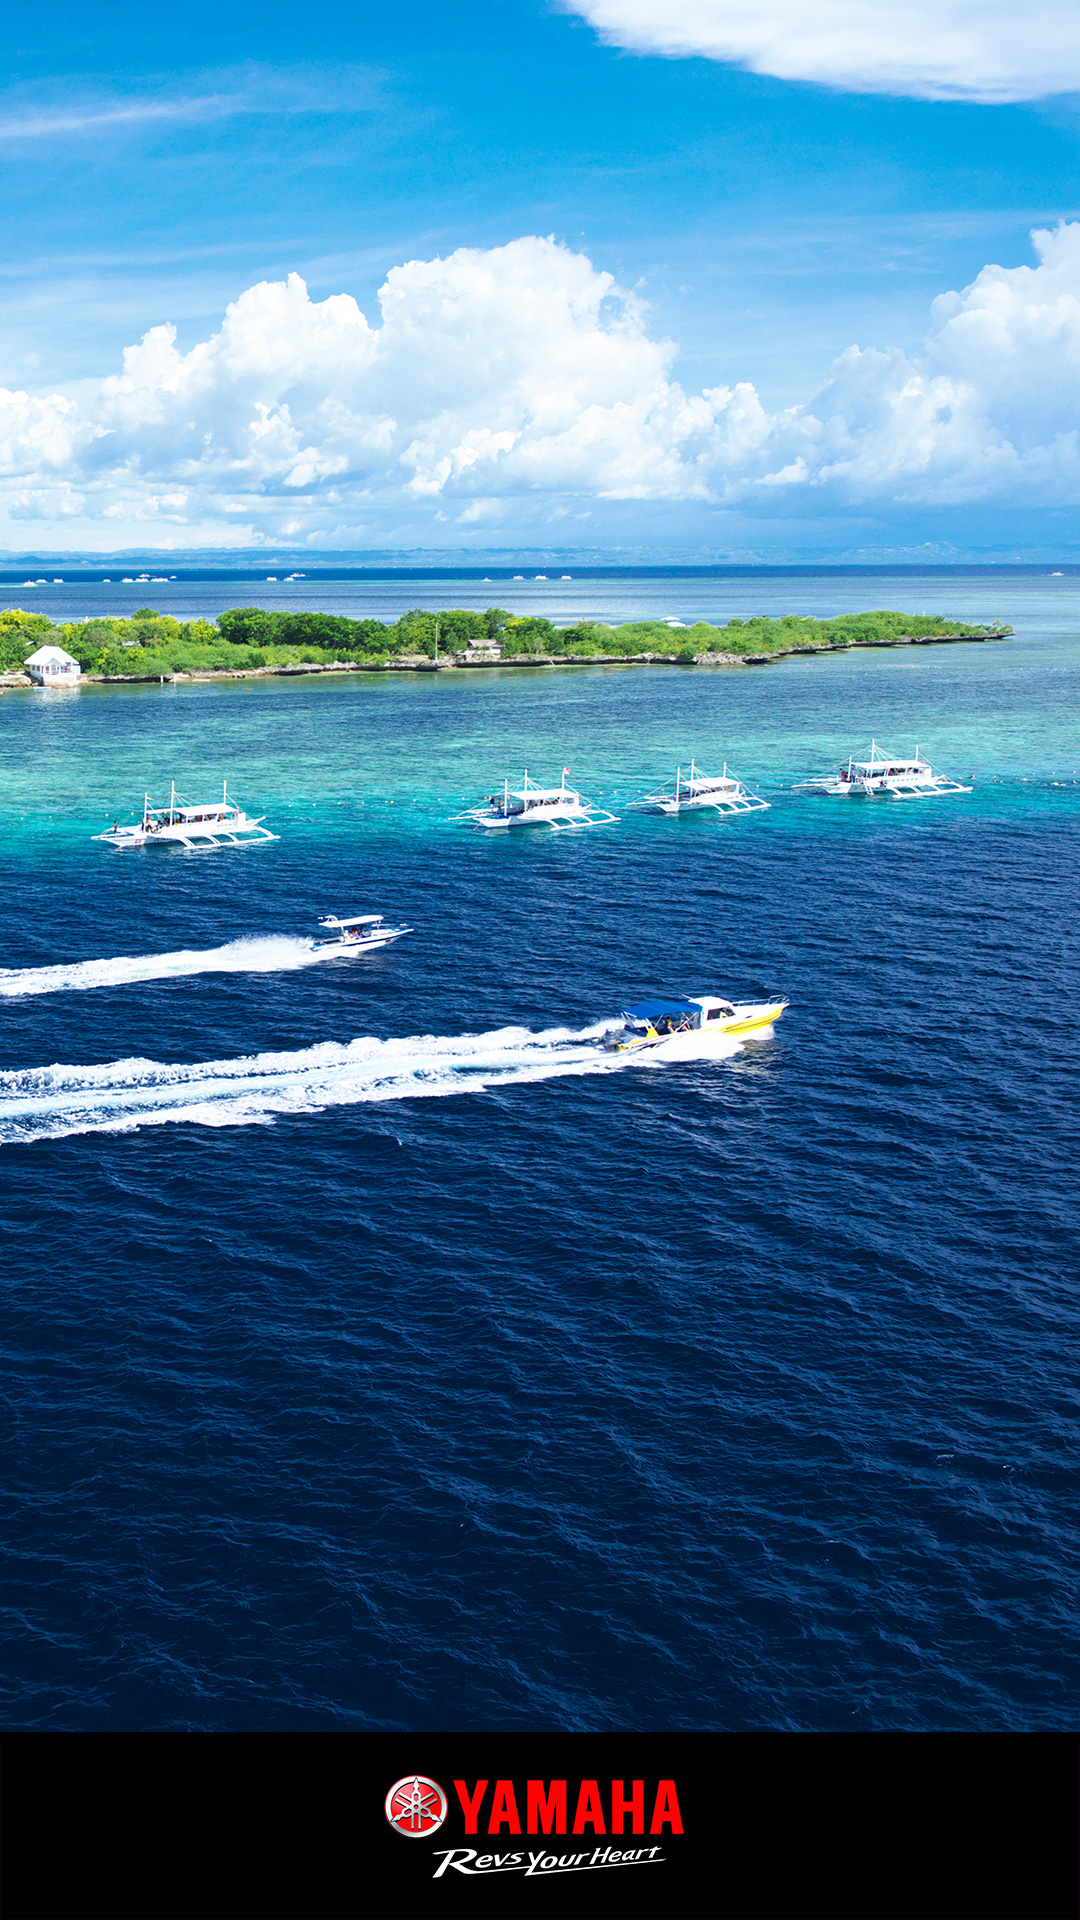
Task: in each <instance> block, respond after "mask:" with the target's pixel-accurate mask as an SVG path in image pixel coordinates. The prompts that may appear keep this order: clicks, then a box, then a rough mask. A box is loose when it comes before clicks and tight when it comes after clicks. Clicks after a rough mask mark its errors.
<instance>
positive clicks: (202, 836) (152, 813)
mask: <svg viewBox="0 0 1080 1920" xmlns="http://www.w3.org/2000/svg"><path fill="white" fill-rule="evenodd" d="M264 818H265V815H262V814H260V816H259V818H258V819H257V820H252V819H250V818H249V816H248V815H247V814H246V813H245V812H244V810H243V808H242V807H238V806H237V805H236V803H235V801H233V800H230V799H229V790H228V782H225V783H224V784H223V786H222V789H221V799H220V800H201V801H197V802H196V803H195V804H194V805H190V804H189V803H188V802H187V801H186V800H183V799H178V798H177V793H176V783H175V781H174V782H173V786H172V792H171V793H170V795H169V804H168V806H167V807H155V806H154V804H153V802H152V800H151V798H150V795H149V794H148V793H147V794H144V795H143V814H142V819H141V820H140V822H139V824H138V826H137V827H121V826H119V825H118V824H117V823H116V822H114V823H113V825H112V826H111V827H110V829H109V831H108V832H107V833H96V834H95V835H94V838H95V840H103V841H104V842H105V844H106V846H110V847H116V848H117V849H118V850H120V851H124V850H125V849H128V848H131V847H167V846H179V847H184V848H186V850H187V851H188V852H189V853H194V852H195V850H196V849H197V848H200V847H250V846H254V845H256V844H258V843H259V842H261V841H264V840H277V839H279V838H280V836H279V835H278V834H276V833H271V832H270V829H269V828H268V827H264V826H263V824H262V822H263V819H264Z"/></svg>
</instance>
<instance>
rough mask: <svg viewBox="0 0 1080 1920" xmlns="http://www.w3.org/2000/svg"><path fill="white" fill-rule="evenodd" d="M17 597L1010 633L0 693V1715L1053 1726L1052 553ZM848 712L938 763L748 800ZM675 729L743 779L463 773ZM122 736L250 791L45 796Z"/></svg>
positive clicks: (1076, 1541) (1059, 1090)
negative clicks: (688, 1004) (610, 1043)
mask: <svg viewBox="0 0 1080 1920" xmlns="http://www.w3.org/2000/svg"><path fill="white" fill-rule="evenodd" d="M39 571H40V569H39ZM50 571H51V570H50ZM63 571H64V570H63V568H58V569H56V572H57V573H58V574H60V573H63ZM129 571H130V569H129ZM555 571H558V569H555ZM567 571H572V569H569V568H568V569H567ZM118 572H119V569H118ZM35 593H36V598H34V597H33V596H29V604H31V605H32V606H33V607H34V608H35V609H41V610H45V611H48V612H50V613H51V614H53V616H54V617H56V618H60V617H61V616H62V615H63V616H65V617H71V616H72V615H73V614H88V613H93V612H97V611H104V610H115V611H120V610H123V609H125V608H127V609H128V610H130V608H131V607H133V606H134V605H136V604H141V603H142V601H143V600H144V599H147V598H148V599H149V600H150V602H151V604H153V605H154V606H156V607H160V608H161V610H162V611H177V612H181V613H194V612H209V613H215V612H217V611H218V610H219V609H220V608H221V607H222V606H224V605H226V604H229V603H230V602H232V603H237V602H239V603H245V602H249V601H257V602H260V603H262V604H272V605H287V604H291V605H294V606H297V605H320V606H327V607H332V608H333V609H334V610H335V611H344V612H349V613H354V614H358V613H367V612H374V613H378V614H379V615H380V616H381V617H385V618H392V617H394V616H395V615H396V613H398V612H400V611H401V610H402V609H403V608H404V607H406V606H410V605H431V606H438V605H443V606H447V605H454V604H465V605H477V606H483V605H486V604H487V603H488V601H489V600H498V601H499V602H500V604H502V605H510V606H513V607H514V608H516V609H520V608H523V607H530V608H535V609H537V610H539V611H545V612H551V613H552V614H553V615H554V616H556V617H558V618H560V619H570V618H573V617H574V616H575V615H579V614H582V613H588V614H591V615H593V616H600V617H603V616H607V617H612V618H616V619H626V618H631V617H635V616H638V617H642V616H646V615H649V616H653V615H670V616H671V617H673V618H678V619H682V620H686V621H689V620H691V619H693V618H695V617H696V616H698V615H699V614H700V615H704V616H705V617H712V618H719V619H726V618H727V617H729V616H730V615H731V614H736V613H737V614H741V615H746V614H748V613H751V612H755V611H761V612H767V613H771V614H782V613H784V612H788V611H792V612H805V613H815V614H825V613H829V612H841V611H851V610H854V609H857V608H860V607H873V606H899V607H903V608H905V609H908V610H910V611H912V612H923V611H927V612H931V613H935V612H940V613H945V614H949V615H953V616H957V615H962V616H965V617H970V618H971V619H973V620H976V621H980V622H983V621H987V622H988V621H990V620H992V619H995V618H1004V619H1006V620H1009V621H1011V622H1012V623H1013V625H1014V626H1015V628H1016V638H1015V639H1014V640H1012V641H1010V642H1006V643H1002V644H993V645H968V644H963V645H956V646H947V647H925V648H924V647H920V648H911V649H899V650H897V651H884V650H880V651H869V652H859V653H855V654H852V655H848V656H829V657H825V658H821V659H806V658H800V659H795V660H790V661H785V662H782V663H779V664H776V665H773V666H769V667H764V668H760V669H750V668H747V669H740V670H735V669H727V670H724V669H717V670H707V669H699V670H686V669H678V668H655V669H653V668H637V669H629V670H628V669H620V668H617V667H595V668H594V667H588V668H580V669H560V670H557V671H551V670H548V671H541V670H528V669H517V670H514V669H506V670H502V669H500V670H498V671H491V672H485V673H482V674H481V673H478V674H469V675H466V674H447V675H443V676H438V677H436V676H433V675H432V676H427V675H398V676H395V675H378V676H375V675H358V676H355V677H350V678H348V679H340V678H335V679H318V678H311V679H302V680H251V681H240V682H230V683H227V684H219V685H213V684H203V685H183V684H178V685H171V686H156V685H154V686H143V687H135V688H121V687H86V688H83V689H81V690H79V691H78V692H75V693H70V694H62V693H61V694H49V695H46V694H43V693H33V694H31V693H25V694H24V693H15V694H8V695H5V696H4V697H3V698H2V699H0V825H2V841H0V859H2V886H0V929H2V939H0V968H2V971H0V1022H2V1030H3V1044H2V1049H0V1069H2V1070H0V1182H2V1205H0V1246H2V1252H3V1261H2V1280H0V1287H2V1292H0V1355H2V1369H3V1380H2V1413H0V1423H2V1425H0V1438H2V1445H0V1457H2V1459H3V1463H4V1464H3V1471H2V1476H0V1480H2V1488H0V1540H2V1543H3V1544H2V1549H0V1602H2V1624H3V1635H2V1637H3V1641H4V1644H5V1649H6V1650H5V1652H4V1654H3V1656H2V1671H0V1688H2V1706H0V1715H2V1724H3V1725H5V1726H8V1727H36V1728H70V1729H118V1730H120V1729H136V1728H158V1729H169V1728H194V1729H218V1728H240V1729H257V1728H276V1729H320V1728H327V1729H366V1728H370V1729H405V1728H416V1729H466V1728H470V1729H482V1728H483V1729H487V1728H500V1729H503V1728H505V1729H510V1728H567V1729H582V1730H586V1729H596V1730H601V1729H608V1728H640V1729H654V1728H728V1729H805V1730H822V1729H911V1730H918V1729H930V1728H957V1729H979V1728H986V1729H1037V1728H1039V1729H1042V1728H1045V1729H1050V1728H1064V1727H1069V1726H1072V1725H1075V1722H1076V1717H1077V1713H1078V1711H1080V1654H1078V1651H1077V1648H1078V1645H1080V1636H1078V1626H1080V1621H1078V1612H1080V1606H1078V1600H1077V1595H1078V1593H1080V1524H1078V1516H1080V1502H1078V1498H1077V1495H1078V1485H1077V1478H1078V1476H1077V1449H1076V1440H1077V1403H1078V1369H1077V1344H1078V1340H1080V1297H1078V1261H1077V1204H1076V1148H1077V1118H1078V1115H1077V1105H1078V1102H1077V1074H1076V1069H1077V1053H1078V1047H1077V1038H1076V1033H1077V998H1076V994H1077V977H1076V966H1075V959H1076V929H1077V872H1078V860H1077V856H1078V852H1080V771H1078V768H1080V743H1078V739H1077V730H1076V717H1077V712H1078V706H1080V699H1078V696H1080V637H1078V636H1080V580H1078V579H1077V578H1076V577H1075V574H1073V575H1071V576H1066V577H1061V578H1052V577H1050V575H1049V571H1047V573H1046V575H1044V576H1039V575H1038V574H1036V573H1025V574H1020V573H1008V574H1007V573H1006V572H1005V570H1003V569H993V570H990V569H984V570H980V571H971V572H969V573H965V572H962V571H960V570H958V571H957V572H956V573H955V574H953V575H951V576H948V577H944V576H942V575H940V574H938V575H934V576H927V577H926V578H925V579H920V578H919V577H917V576H913V575H912V574H910V573H907V574H905V575H903V576H899V577H896V578H890V577H889V576H888V575H883V574H882V573H880V572H875V573H874V574H868V575H866V576H864V577H862V578H860V577H858V576H856V575H853V574H850V573H849V574H847V575H845V576H844V577H840V576H835V577H829V576H826V575H825V574H823V573H816V574H815V573H812V572H810V571H808V572H807V574H806V575H805V576H804V577H792V575H790V574H783V575H780V574H775V575H769V574H767V573H764V572H762V573H758V574H756V575H753V576H749V575H747V576H740V577H732V578H730V579H720V578H712V579H709V578H700V577H696V576H695V577H690V576H685V577H679V576H671V575H669V576H667V577H664V578H656V577H648V578H646V577H641V578H635V577H634V576H633V575H631V574H624V575H622V576H618V577H616V576H611V577H609V578H607V579H606V580H605V579H603V578H600V577H592V578H589V579H587V580H584V581H581V582H578V581H570V582H563V581H561V580H553V581H549V582H544V583H536V582H533V581H523V582H518V583H514V582H513V581H510V582H507V581H505V580H498V581H493V582H491V583H490V585H489V584H488V583H482V582H479V581H476V580H469V579H462V580H460V581H456V582H447V581H437V582H436V581H429V582H424V581H422V580H418V579H411V580H409V581H407V582H396V583H395V582H388V581H386V580H381V581H377V580H374V579H372V580H359V581H339V582H337V583H333V582H330V581H325V580H320V581H318V582H314V581H310V582H302V583H294V585H293V586H290V587H289V589H288V590H287V592H286V590H285V589H284V588H282V587H279V586H277V585H276V584H274V585H272V584H265V585H264V586H262V587H260V588H255V587H253V586H251V585H250V584H247V583H245V584H244V585H243V586H242V587H241V588H240V589H239V590H238V591H234V590H233V589H232V588H230V587H229V586H228V585H227V584H225V583H222V582H218V583H214V582H212V581H211V582H207V581H205V580H204V581H200V582H197V583H190V582H183V581H177V582H172V583H165V584H162V583H155V584H154V585H152V586H149V585H143V586H141V587H140V588H139V589H138V591H137V592H135V593H134V595H133V596H129V595H128V590H127V589H126V588H124V589H123V593H122V594H121V592H120V591H119V589H116V588H113V586H112V584H111V583H110V586H109V587H108V588H106V587H104V586H103V585H94V586H88V585H82V586H80V585H78V584H77V583H76V584H72V583H71V582H66V583H65V584H64V585H63V587H61V586H60V585H59V584H58V585H56V586H54V585H53V584H52V581H51V579H50V581H49V582H48V583H47V585H46V586H45V587H42V588H36V589H35ZM110 594H111V595H112V597H111V598H110V597H109V596H110ZM3 597H4V599H5V602H7V601H11V602H17V603H19V604H23V605H26V604H28V595H27V594H20V593H19V592H18V590H17V589H13V588H11V587H5V588H4V589H3ZM129 600H130V606H129ZM872 735H874V736H876V738H877V739H878V741H879V742H885V743H887V744H888V745H889V746H890V747H891V748H892V749H893V750H895V751H899V752H907V751H909V750H911V749H913V748H914V747H915V745H916V744H918V746H919V747H920V748H921V749H922V750H923V752H924V753H926V754H927V755H928V757H929V758H930V759H931V760H932V761H933V762H934V764H935V767H936V766H938V765H939V764H940V767H941V768H942V769H943V770H944V771H946V772H949V773H953V774H955V775H957V776H961V777H965V778H966V777H967V776H968V775H972V776H974V781H975V790H974V792H973V793H971V794H970V795H966V796H962V797H957V798H941V799H934V800H928V801H926V802H920V803H914V802H913V803H910V804H906V805H898V804H896V803H894V802H891V801H881V802H873V803H868V802H863V803H859V802H856V801H844V802H840V801H829V800H825V799H818V800H815V799H811V798H807V797H805V796H801V795H799V794H793V793H792V791H791V788H792V785H793V783H794V782H795V781H797V780H799V779H800V778H804V777H805V776H807V775H810V774H813V773H815V772H818V771H820V770H822V769H824V768H827V767H829V766H830V765H836V764H838V763H839V762H840V760H842V759H843V760H846V758H847V755H848V753H849V752H850V751H852V750H853V749H858V748H860V747H862V746H864V745H866V744H867V743H868V742H869V740H870V738H871V736H872ZM691 756H694V757H695V758H696V759H697V761H698V763H699V765H701V766H703V767H705V768H706V769H707V770H709V771H712V770H714V769H716V768H718V767H719V766H720V764H722V762H723V761H724V760H727V761H728V762H729V764H730V765H731V766H732V767H733V768H735V769H736V770H737V771H738V772H739V773H740V774H741V775H742V776H743V777H744V778H746V779H747V780H748V781H749V782H750V783H751V784H753V785H756V786H758V787H759V789H760V790H761V791H762V793H763V794H764V796H765V797H766V798H767V799H769V800H770V801H771V802H772V803H773V804H772V808H771V811H769V812H768V813H761V814H757V815H753V816H750V817H748V818H744V819H728V820H721V821H715V820H710V819H707V818H702V817H697V818H688V819H680V820H673V819H670V820H669V819H662V818H645V817H640V816H639V817H634V816H633V815H625V814H624V816H623V818H622V819H621V822H620V824H619V825H617V826H613V827H608V828H604V829H597V830H595V831H593V832H587V833H580V834H571V833H551V832H549V831H547V830H544V829H539V830H537V831H535V832H533V833H531V834H524V833H523V834H520V835H510V836H506V837H505V838H504V837H502V836H484V835H481V834H480V833H478V832H475V831H472V830H470V829H469V828H467V827H465V826H461V825H457V824H453V822H452V816H453V815H454V814H456V813H457V812H459V811H460V810H461V807H462V805H463V803H466V802H468V801H473V800H476V799H478V798H479V797H481V796H482V795H483V794H484V793H486V792H489V791H492V790H493V789H494V787H495V786H496V785H501V784H502V781H503V779H504V777H506V776H509V777H510V779H511V782H512V783H513V782H514V780H515V779H516V777H517V776H519V775H520V773H521V772H522V769H523V768H525V767H527V768H528V771H529V775H530V778H532V779H535V780H537V781H541V782H546V781H548V780H552V781H554V782H556V783H557V781H558V778H559V774H560V770H561V769H562V767H564V766H566V767H569V768H570V769H571V770H572V783H573V785H575V786H576V787H580V789H581V790H582V791H583V793H584V794H586V795H587V796H588V797H589V798H590V799H591V800H595V801H598V802H602V803H605V804H608V805H610V806H611V808H612V810H613V811H614V812H616V813H620V812H621V811H622V809H623V808H624V807H625V805H626V803H627V801H628V800H629V799H630V798H632V797H633V796H634V795H635V794H638V793H641V792H643V791H644V790H645V789H647V788H648V787H650V786H652V785H654V784H656V783H657V782H660V781H662V780H664V779H666V778H669V777H671V776H672V775H673V774H674V770H675V766H676V763H677V762H680V761H681V762H682V763H683V765H686V764H687V763H688V762H689V760H690V758H691ZM174 777H175V779H176V782H177V785H178V787H179V788H180V789H181V790H182V791H183V792H184V793H185V794H187V795H188V796H190V797H193V798H196V797H204V796H205V795H210V794H212V793H213V791H214V789H215V788H217V789H218V791H220V783H221V780H222V779H223V778H224V777H227V778H228V781H229V786H230V791H231V792H232V791H235V794H236V796H237V797H238V798H239V799H241V800H242V801H243V802H244V803H245V804H246V805H247V806H248V808H249V810H250V811H252V812H255V813H259V814H265V816H266V820H267V824H268V825H269V826H270V827H272V828H273V830H274V831H275V832H276V833H279V834H280V836H281V837H280V839H279V840H277V841H275V842H274V843H273V844H267V845H264V846H262V847H259V848H254V849H251V850H248V851H245V852H229V851H222V852H216V853H209V854H199V855H191V856H187V855H184V854H183V853H180V852H179V851H176V852H164V851H160V850H157V851H147V852H143V853H131V854H126V855H121V854H116V853H113V852H111V851H110V850H109V848H107V847H105V846H101V845H95V844H94V843H93V841H92V839H91V835H93V834H94V833H97V832H100V831H101V830H102V829H103V828H105V827H106V826H108V825H111V824H112V821H113V819H114V818H119V819H120V820H121V821H123V820H125V819H130V818H132V817H133V816H134V815H135V814H137V812H138V811H139V809H140V807H141V800H142V794H143V791H144V788H147V787H148V788H150V790H151V791H152V792H153V793H154V794H155V796H157V797H158V798H159V799H160V798H163V797H167V794H168V787H169V782H170V780H171V779H172V778H174ZM361 911H376V912H383V913H385V914H386V915H387V916H388V917H393V918H394V919H398V918H401V919H403V920H405V921H407V922H408V924H410V925H411V926H412V927H413V928H414V929H415V932H414V933H413V934H412V935H411V936H410V937H408V938H407V939H404V940H402V941H401V942H400V943H399V944H398V945H397V946H395V947H392V948H390V949H388V950H387V951H385V952H384V953H382V954H381V955H378V956H373V957H368V958H359V959H353V960H336V959H335V960H332V961H320V962H318V963H316V964H310V963H309V959H308V956H306V955H305V951H304V948H303V946H302V944H301V942H302V941H303V940H304V939H305V938H307V937H308V936H309V935H310V934H311V933H312V932H314V931H315V921H316V919H317V917H318V916H319V915H320V914H322V913H326V912H340V913H349V912H354V913H358V912H361ZM699 991H719V992H721V993H730V994H733V995H737V996H745V997H756V996H759V995H767V994H770V993H783V994H785V995H786V996H788V997H789V998H790V1001H791V1007H790V1010H789V1011H788V1013H787V1014H786V1015H785V1016H784V1018H783V1020H782V1021H781V1022H780V1025H779V1027H778V1028H777V1030H776V1035H775V1038H774V1039H772V1040H770V1041H765V1042H748V1043H746V1044H745V1045H744V1047H743V1048H742V1050H741V1051H738V1052H735V1053H733V1055H732V1056H731V1057H730V1058H727V1059H723V1060H719V1061H716V1062H714V1063H702V1062H690V1063H687V1064H685V1065H667V1066H660V1065H656V1064H654V1065H653V1066H651V1067H649V1066H643V1065H640V1064H635V1065H624V1066H617V1067H613V1065H612V1062H611V1060H610V1057H608V1056H605V1055H603V1054H602V1053H599V1052H598V1051H597V1050H596V1049H595V1046H594V1044H593V1041H594V1036H595V1034H596V1032H597V1031H598V1029H599V1027H600V1025H601V1024H602V1023H603V1022H604V1021H605V1020H608V1019H610V1018H612V1017H613V1016H615V1015H616V1014H617V1013H618V1011H619V1009H620V1008H621V1007H622V1006H623V1005H625V1004H626V1003H627V1002H628V1001H632V1000H633V999H635V998H641V997H645V996H652V995H664V996H676V997H680V996H682V995H684V994H685V993H688V992H690V993H694V992H699Z"/></svg>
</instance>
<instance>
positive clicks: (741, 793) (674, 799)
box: [634, 760, 772, 813]
mask: <svg viewBox="0 0 1080 1920" xmlns="http://www.w3.org/2000/svg"><path fill="white" fill-rule="evenodd" d="M771 804H772V803H771V801H769V800H763V799H762V798H761V796H760V794H757V793H754V792H752V790H751V789H750V788H749V787H747V786H744V785H743V782H742V781H741V780H740V779H739V778H738V776H737V775H736V774H734V773H729V772H728V768H727V761H726V760H725V761H724V771H723V773H701V772H699V770H698V766H697V763H696V761H694V760H691V762H690V771H689V773H684V772H683V770H682V768H681V767H677V768H676V770H675V786H674V789H673V790H672V789H671V788H667V787H665V788H662V789H661V791H660V792H659V793H647V794H645V796H644V798H643V799H641V800H635V801H634V807H635V809H636V811H637V812H639V813H686V812H689V811H692V810H693V811H696V810H699V809H704V808H705V807H711V808H712V809H713V811H714V812H715V813H760V812H766V811H767V810H768V808H769V807H770V805H771Z"/></svg>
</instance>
